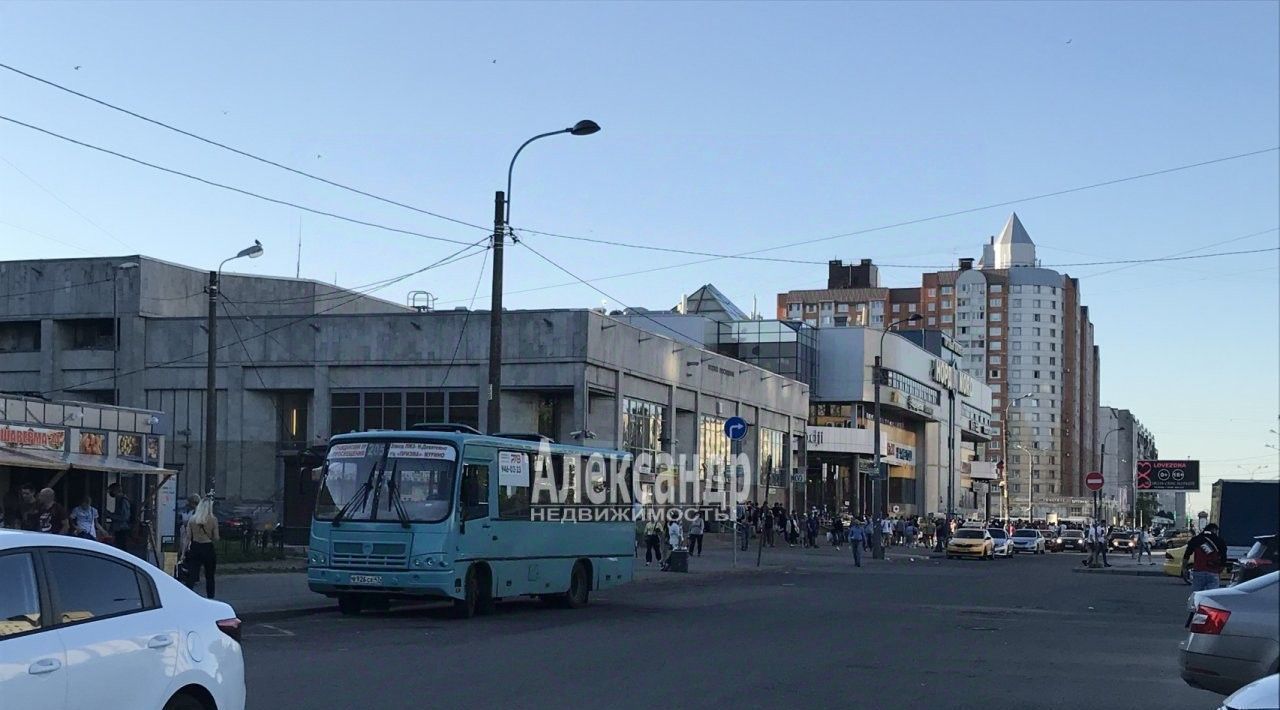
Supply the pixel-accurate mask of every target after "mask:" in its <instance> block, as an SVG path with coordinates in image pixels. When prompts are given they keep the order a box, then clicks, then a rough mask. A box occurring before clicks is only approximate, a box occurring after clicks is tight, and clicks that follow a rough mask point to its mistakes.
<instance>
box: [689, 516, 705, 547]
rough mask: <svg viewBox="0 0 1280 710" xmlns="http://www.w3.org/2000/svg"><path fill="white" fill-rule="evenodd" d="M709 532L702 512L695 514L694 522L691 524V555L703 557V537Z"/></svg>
mask: <svg viewBox="0 0 1280 710" xmlns="http://www.w3.org/2000/svg"><path fill="white" fill-rule="evenodd" d="M706 531H707V521H706V520H704V519H703V518H702V512H701V511H699V512H697V513H694V514H693V520H692V521H691V522H690V523H689V554H690V555H693V554H697V556H698V557H702V536H703V534H704V533H706Z"/></svg>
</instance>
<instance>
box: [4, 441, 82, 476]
mask: <svg viewBox="0 0 1280 710" xmlns="http://www.w3.org/2000/svg"><path fill="white" fill-rule="evenodd" d="M50 454H51V457H45V456H41V455H39V454H30V453H27V452H25V451H19V450H17V449H13V448H10V447H8V446H0V466H19V467H22V468H43V469H48V470H50V471H65V470H67V469H68V468H70V464H68V463H67V462H66V461H63V460H61V458H53V457H57V456H58V455H57V454H54V453H53V452H50Z"/></svg>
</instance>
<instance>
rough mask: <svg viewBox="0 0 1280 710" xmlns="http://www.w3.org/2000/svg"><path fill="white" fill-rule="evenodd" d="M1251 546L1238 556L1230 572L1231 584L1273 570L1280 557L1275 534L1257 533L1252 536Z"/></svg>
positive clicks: (1278, 544) (1279, 544)
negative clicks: (1238, 559)
mask: <svg viewBox="0 0 1280 710" xmlns="http://www.w3.org/2000/svg"><path fill="white" fill-rule="evenodd" d="M1253 540H1254V542H1253V547H1251V548H1249V552H1248V553H1246V554H1245V555H1244V556H1243V557H1241V558H1240V561H1239V562H1238V563H1237V564H1235V565H1234V567H1233V569H1232V572H1231V584H1233V585H1235V584H1239V583H1241V582H1247V581H1249V580H1251V579H1255V578H1257V577H1261V576H1262V575H1264V574H1267V573H1268V572H1275V571H1276V568H1277V560H1278V558H1280V541H1277V536H1275V535H1259V536H1258V537H1255V538H1253Z"/></svg>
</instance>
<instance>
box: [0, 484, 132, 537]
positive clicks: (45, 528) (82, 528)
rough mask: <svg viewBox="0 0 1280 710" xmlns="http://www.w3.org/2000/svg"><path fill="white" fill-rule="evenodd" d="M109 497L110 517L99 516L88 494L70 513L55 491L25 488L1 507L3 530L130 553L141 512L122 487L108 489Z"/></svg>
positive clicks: (26, 486) (0, 517) (0, 526)
mask: <svg viewBox="0 0 1280 710" xmlns="http://www.w3.org/2000/svg"><path fill="white" fill-rule="evenodd" d="M107 495H108V496H109V497H111V498H112V499H113V500H114V502H115V506H114V508H113V510H110V511H108V512H107V513H106V515H105V516H104V515H102V514H100V513H99V512H98V509H97V508H96V507H94V505H93V497H92V496H90V495H89V493H88V492H85V493H84V495H82V496H81V497H80V501H79V504H78V505H76V507H74V508H72V509H71V511H70V512H68V511H67V509H66V508H65V507H63V505H62V504H61V503H59V502H58V498H57V493H56V492H54V490H53V489H52V488H41V489H40V490H39V491H38V492H37V491H36V490H35V487H34V486H31V485H27V484H23V485H21V486H19V487H18V490H17V493H16V495H12V496H6V498H5V501H4V505H3V506H2V507H0V528H10V529H13V530H26V531H28V532H41V533H49V534H52V535H72V536H75V537H80V538H85V539H87V540H98V541H101V542H107V543H110V544H112V545H115V546H116V547H118V548H120V549H121V550H128V547H129V543H130V541H131V539H132V537H133V528H134V525H135V524H136V521H137V508H136V507H135V506H134V503H133V501H132V500H130V499H129V497H128V496H126V495H125V494H124V493H122V492H121V490H120V484H119V483H112V484H111V485H110V486H107Z"/></svg>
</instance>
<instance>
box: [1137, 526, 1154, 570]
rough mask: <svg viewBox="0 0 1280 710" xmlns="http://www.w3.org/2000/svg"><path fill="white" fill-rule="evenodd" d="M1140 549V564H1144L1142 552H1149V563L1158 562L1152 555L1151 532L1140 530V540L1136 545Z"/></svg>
mask: <svg viewBox="0 0 1280 710" xmlns="http://www.w3.org/2000/svg"><path fill="white" fill-rule="evenodd" d="M1134 547H1136V548H1137V549H1138V564H1142V553H1144V552H1145V553H1147V564H1149V565H1154V564H1155V563H1156V562H1155V560H1154V559H1152V557H1151V533H1149V532H1147V531H1146V530H1139V531H1138V541H1137V544H1136V545H1134Z"/></svg>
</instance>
